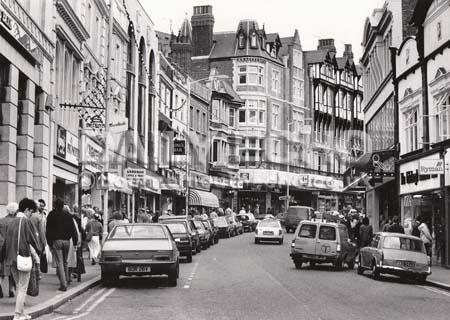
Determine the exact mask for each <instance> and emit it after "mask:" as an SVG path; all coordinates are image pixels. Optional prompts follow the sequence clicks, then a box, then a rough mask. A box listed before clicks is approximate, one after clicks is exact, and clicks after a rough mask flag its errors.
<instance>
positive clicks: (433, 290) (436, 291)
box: [418, 286, 450, 297]
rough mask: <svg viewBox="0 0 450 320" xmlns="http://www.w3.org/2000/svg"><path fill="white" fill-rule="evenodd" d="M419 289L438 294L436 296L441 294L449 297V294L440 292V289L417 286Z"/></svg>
mask: <svg viewBox="0 0 450 320" xmlns="http://www.w3.org/2000/svg"><path fill="white" fill-rule="evenodd" d="M418 287H419V288H422V289H425V290H428V291H431V292H434V293H438V294H442V295H444V296H447V297H450V293H449V292H447V291H444V290H440V289H436V288H432V287H427V286H418Z"/></svg>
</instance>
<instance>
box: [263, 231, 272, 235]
mask: <svg viewBox="0 0 450 320" xmlns="http://www.w3.org/2000/svg"><path fill="white" fill-rule="evenodd" d="M263 235H266V236H273V232H272V231H264V232H263Z"/></svg>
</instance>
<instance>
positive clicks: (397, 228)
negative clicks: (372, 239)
mask: <svg viewBox="0 0 450 320" xmlns="http://www.w3.org/2000/svg"><path fill="white" fill-rule="evenodd" d="M388 232H394V233H405V229H404V228H403V227H402V226H401V225H400V219H399V218H398V216H394V217H393V218H392V225H391V226H390V227H389V229H388Z"/></svg>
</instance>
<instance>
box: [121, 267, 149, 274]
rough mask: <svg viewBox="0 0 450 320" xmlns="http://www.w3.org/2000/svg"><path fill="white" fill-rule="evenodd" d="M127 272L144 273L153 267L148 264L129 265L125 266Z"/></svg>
mask: <svg viewBox="0 0 450 320" xmlns="http://www.w3.org/2000/svg"><path fill="white" fill-rule="evenodd" d="M125 271H126V272H138V273H143V272H150V271H151V268H150V267H148V266H129V267H126V268H125Z"/></svg>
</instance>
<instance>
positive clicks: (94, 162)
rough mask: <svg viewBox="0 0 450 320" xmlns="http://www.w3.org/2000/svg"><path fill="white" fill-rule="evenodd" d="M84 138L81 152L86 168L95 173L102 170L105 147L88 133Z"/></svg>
mask: <svg viewBox="0 0 450 320" xmlns="http://www.w3.org/2000/svg"><path fill="white" fill-rule="evenodd" d="M82 139H83V140H82V142H83V148H82V150H83V152H82V153H81V156H82V163H83V165H84V168H85V169H86V170H88V171H90V172H94V173H96V172H102V171H103V162H104V159H103V155H104V152H103V149H104V148H103V147H102V146H101V145H100V144H98V143H97V142H95V141H94V140H92V139H91V138H89V137H88V136H86V135H83V136H82Z"/></svg>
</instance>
